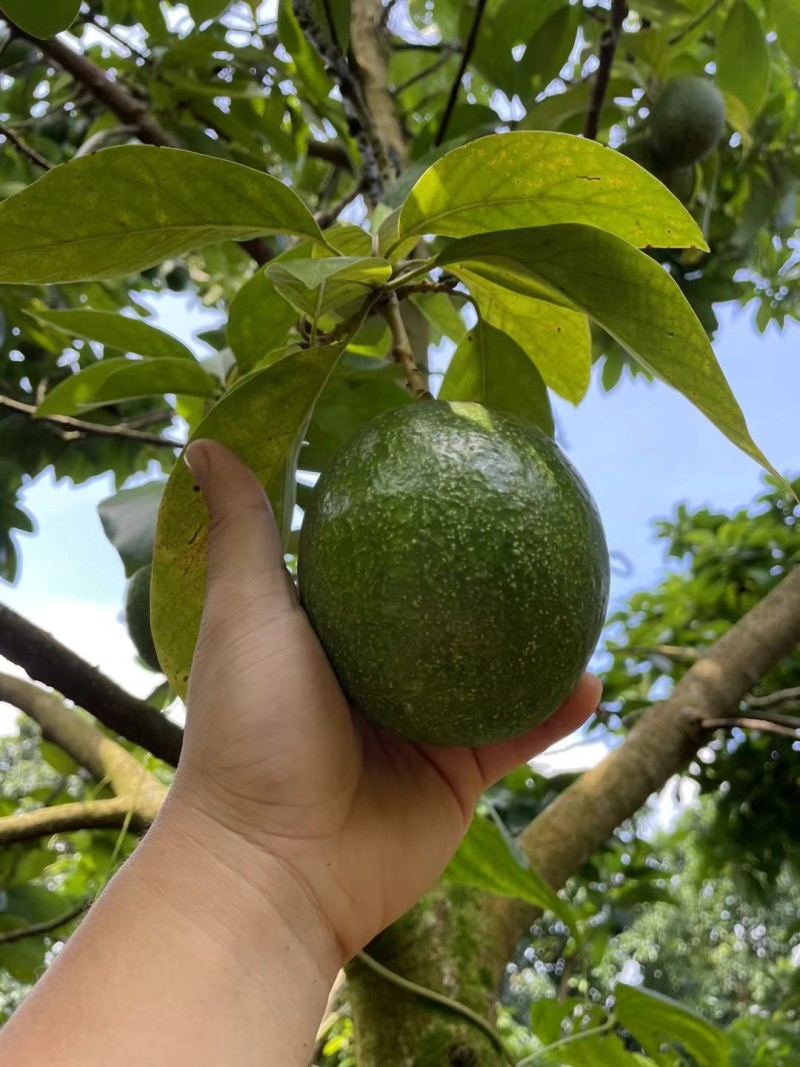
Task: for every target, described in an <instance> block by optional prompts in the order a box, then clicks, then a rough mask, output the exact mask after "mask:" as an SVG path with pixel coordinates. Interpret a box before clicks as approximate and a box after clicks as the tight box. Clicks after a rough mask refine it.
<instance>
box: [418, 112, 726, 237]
mask: <svg viewBox="0 0 800 1067" xmlns="http://www.w3.org/2000/svg"><path fill="white" fill-rule="evenodd" d="M558 222H582V223H585V224H587V225H591V226H598V227H600V228H601V229H604V230H608V231H609V232H611V233H615V234H616V235H617V236H618V237H621V238H623V240H626V241H629V242H630V243H631V244H635V245H637V247H646V246H652V247H658V248H683V247H688V248H699V249H703V250H704V251H707V250H708V246H707V245H706V242H705V240H704V239H703V235H702V234H701V232H700V229H699V228H698V226H697V223H696V222H695V221H694V219H693V218H692V217H691V215H690V214H689V213H688V211H687V210H686V208H685V207H684V206H683V205H682V204H681V203H680V202H679V201H678V200H677V199H676V198H675V197H674V196H673V195H672V193H670V192H669V190H668V189H666V188H665V187H664V186H663V185H662V184H661V183H660V182H659V181H658V180H657V179H656V178H654V177H653V176H652V175H651V174H648V172H647V171H646V170H644V169H643V168H642V167H640V166H639V165H638V164H636V163H634V162H633V161H632V160H630V159H626V157H625V156H623V155H621V154H620V153H619V152H614V151H613V150H611V149H609V148H605V147H603V146H602V145H599V144H596V143H595V142H593V141H587V140H584V139H583V138H581V137H573V136H571V135H569V134H565V133H539V132H533V131H530V132H529V131H522V132H517V133H507V134H493V135H491V136H489V137H482V138H480V139H479V140H477V141H471V142H470V143H469V144H467V145H464V146H463V147H461V148H456V149H454V150H453V151H452V152H449V153H448V154H447V155H446V156H444V157H443V158H442V159H440V160H439V161H438V162H437V163H434V164H433V166H432V167H430V168H429V169H428V170H427V171H426V172H425V174H423V176H422V177H421V178H420V179H419V181H418V182H417V184H416V185H415V186H414V188H413V189H412V190H411V193H410V194H409V196H408V199H407V200H406V202H405V204H404V205H403V207H402V208H401V210H400V216H399V221H398V239H402V238H403V237H408V236H410V235H412V234H425V233H437V234H442V235H444V236H448V237H463V236H466V235H469V234H474V233H485V232H487V231H492V230H510V229H518V228H520V227H523V226H547V225H550V224H552V223H558Z"/></svg>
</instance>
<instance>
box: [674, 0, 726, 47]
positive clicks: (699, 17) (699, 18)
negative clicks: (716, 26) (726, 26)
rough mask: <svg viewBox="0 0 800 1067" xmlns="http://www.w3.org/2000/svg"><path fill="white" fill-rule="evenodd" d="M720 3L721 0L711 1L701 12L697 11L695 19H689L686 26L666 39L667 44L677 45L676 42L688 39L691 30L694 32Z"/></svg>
mask: <svg viewBox="0 0 800 1067" xmlns="http://www.w3.org/2000/svg"><path fill="white" fill-rule="evenodd" d="M722 3H723V0H711V3H710V4H708V5H707V6H706V7H704V8H703V10H702V11H698V13H697V14H696V15H695V17H694V18H693V19H690V20H689V22H687V23H686V25H685V26H684V27H683V29H681V30H678V32H677V33H673V35H672V36H671V37H670V38H668V39H667V44H670V45H673V44H678V42H679V41H682V40H683V39H684V37H688V36H689V34H690V33H692V31H693V30H696V29H697V27H698V26H700V25H701V24H702V23H703V22H705V20H706V19H707V18H708V17H709V16H710V15H713V14H714V12H715V11H716V10H717V8H718V7H719V6H720V5H721V4H722Z"/></svg>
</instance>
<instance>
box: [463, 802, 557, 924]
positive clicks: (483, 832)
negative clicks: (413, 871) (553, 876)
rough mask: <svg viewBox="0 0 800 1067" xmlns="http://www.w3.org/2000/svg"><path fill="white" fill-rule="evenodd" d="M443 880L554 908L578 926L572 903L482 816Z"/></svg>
mask: <svg viewBox="0 0 800 1067" xmlns="http://www.w3.org/2000/svg"><path fill="white" fill-rule="evenodd" d="M442 879H443V880H444V881H445V882H452V883H455V884H456V885H468V886H472V887H473V888H474V889H481V890H483V891H484V892H485V893H494V894H495V895H497V896H501V897H515V898H516V899H517V900H524V901H526V902H527V903H528V904H533V905H534V906H535V907H537V908H542V909H546V910H548V911H551V912H552V913H553V914H554V915H557V916H558V917H559V918H560V919H562V920H563V921H564V922H565V923H566V924H567V926H569V927H570V928H571V929H572V930H573V931H575V930H576V928H577V927H576V923H575V916H574V915H573V914H572V910H571V908H570V907H569V905H568V904H566V903H565V902H564V901H563V900H562V899H561V898H560V897H559V896H558V894H557V893H556V892H554V891H553V890H552V889H551V888H550V886H549V885H548V884H547V882H545V880H544V879H543V878H542V876H541V875H540V874H538V873H537V872H536V871H535V870H534V869H533V868H532V867H531V866H530V864H529V863H528V862H527V860H526V859H525V857H524V856H523V855H522V854H521V853H519V852H518V851H517V849H516V848H515V847H514V844H513V842H512V840H511V838H510V837H507V836H506V835H505V834H504V833H503V831H502V830H501V829H500V827H499V826H498V825H497V823H495V822H494V821H492V820H490V819H486V818H484V817H483V816H481V815H474V816H473V818H472V822H471V823H470V824H469V829H468V830H467V832H466V834H465V835H464V837H463V838H462V839H461V844H460V845H459V846H458V851H457V852H456V854H455V856H454V857H453V858H452V860H451V861H450V863H449V864H448V865H447V868H446V869H445V872H444V874H443V875H442Z"/></svg>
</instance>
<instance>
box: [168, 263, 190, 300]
mask: <svg viewBox="0 0 800 1067" xmlns="http://www.w3.org/2000/svg"><path fill="white" fill-rule="evenodd" d="M164 281H165V282H166V285H167V288H168V289H171V290H172V292H173V293H182V292H183V291H184V289H186V288H187V286H188V285H189V282H190V281H191V276H190V274H189V270H188V268H187V267H186V266H185V265H184V264H183V263H176V264H175V266H174V267H170V269H169V270H168V271H167V272H166V274H165V275H164Z"/></svg>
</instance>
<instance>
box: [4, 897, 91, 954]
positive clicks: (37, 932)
mask: <svg viewBox="0 0 800 1067" xmlns="http://www.w3.org/2000/svg"><path fill="white" fill-rule="evenodd" d="M88 907H89V901H86V900H82V901H81V902H80V904H76V905H75V907H74V908H70V909H69V911H65V912H64V913H63V914H62V915H56V917H55V919H46V920H45V921H44V922H40V923H31V924H30V925H29V926H23V927H21V928H20V929H19V930H5V931H3V933H0V945H9V944H11V943H12V942H14V941H22V940H23V938H26V937H40V936H41V935H42V934H49V933H51V932H52V931H53V930H58V928H59V927H60V926H66V925H67V923H69V922H72V920H73V919H77V918H78V916H79V915H82V914H83V912H85V911H86V910H87V908H88Z"/></svg>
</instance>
